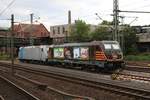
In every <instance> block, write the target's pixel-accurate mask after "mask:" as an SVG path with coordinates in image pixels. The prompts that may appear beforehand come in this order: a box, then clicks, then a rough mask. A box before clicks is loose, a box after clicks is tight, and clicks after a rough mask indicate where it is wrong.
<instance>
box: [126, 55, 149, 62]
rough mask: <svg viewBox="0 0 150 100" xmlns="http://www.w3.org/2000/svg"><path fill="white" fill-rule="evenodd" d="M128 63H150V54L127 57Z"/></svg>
mask: <svg viewBox="0 0 150 100" xmlns="http://www.w3.org/2000/svg"><path fill="white" fill-rule="evenodd" d="M125 60H127V61H150V54H139V55H127V56H125Z"/></svg>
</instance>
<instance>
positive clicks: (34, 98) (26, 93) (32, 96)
mask: <svg viewBox="0 0 150 100" xmlns="http://www.w3.org/2000/svg"><path fill="white" fill-rule="evenodd" d="M0 78H1V79H2V80H4V81H5V82H7V83H8V84H11V86H13V87H15V88H16V89H18V90H19V91H22V92H23V93H24V94H25V95H27V96H30V98H32V100H40V99H39V98H37V97H35V96H34V95H32V94H31V93H29V92H27V91H26V90H24V89H23V88H21V87H19V86H18V85H16V84H15V83H13V82H11V81H10V80H8V79H7V78H5V77H3V76H1V75H0ZM3 99H4V98H2V100H3Z"/></svg>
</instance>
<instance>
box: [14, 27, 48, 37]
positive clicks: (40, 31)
mask: <svg viewBox="0 0 150 100" xmlns="http://www.w3.org/2000/svg"><path fill="white" fill-rule="evenodd" d="M14 31H15V34H14V36H15V37H17V38H29V37H31V36H32V37H33V38H39V37H40V38H41V37H49V35H50V32H49V31H48V30H47V29H46V27H45V26H44V25H43V24H18V25H15V26H14Z"/></svg>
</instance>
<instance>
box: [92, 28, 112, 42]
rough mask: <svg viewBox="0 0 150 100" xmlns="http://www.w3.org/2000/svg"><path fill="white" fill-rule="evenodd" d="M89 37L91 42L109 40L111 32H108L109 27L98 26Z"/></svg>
mask: <svg viewBox="0 0 150 100" xmlns="http://www.w3.org/2000/svg"><path fill="white" fill-rule="evenodd" d="M90 36H91V40H110V39H111V38H112V32H111V31H110V30H109V27H102V26H98V27H97V28H96V30H95V31H94V32H92V33H91V34H90Z"/></svg>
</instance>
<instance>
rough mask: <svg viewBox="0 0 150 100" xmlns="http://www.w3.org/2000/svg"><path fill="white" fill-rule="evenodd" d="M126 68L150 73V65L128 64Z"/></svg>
mask: <svg viewBox="0 0 150 100" xmlns="http://www.w3.org/2000/svg"><path fill="white" fill-rule="evenodd" d="M124 69H125V70H130V71H137V72H146V73H150V67H141V66H133V65H126V67H124Z"/></svg>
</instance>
